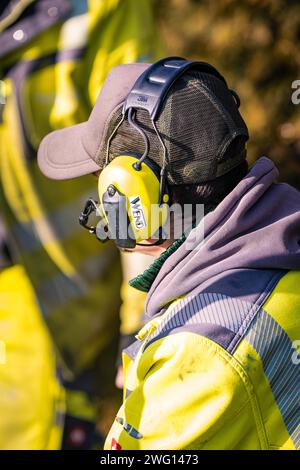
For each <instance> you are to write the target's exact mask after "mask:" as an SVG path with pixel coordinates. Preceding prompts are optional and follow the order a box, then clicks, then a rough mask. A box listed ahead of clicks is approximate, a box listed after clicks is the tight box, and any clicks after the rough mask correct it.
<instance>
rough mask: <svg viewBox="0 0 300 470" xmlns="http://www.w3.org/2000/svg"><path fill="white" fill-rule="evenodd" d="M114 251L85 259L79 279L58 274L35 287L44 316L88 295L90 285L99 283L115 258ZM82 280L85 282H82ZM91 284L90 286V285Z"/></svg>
mask: <svg viewBox="0 0 300 470" xmlns="http://www.w3.org/2000/svg"><path fill="white" fill-rule="evenodd" d="M115 255H116V253H115V251H114V250H110V249H106V250H103V251H102V252H100V253H99V254H98V255H93V256H91V257H89V258H88V259H85V260H84V262H83V263H82V265H81V267H80V268H79V270H78V271H79V272H80V274H82V276H81V277H80V278H79V277H73V278H70V277H66V276H65V275H64V274H62V273H59V274H57V275H56V276H54V277H52V278H51V279H47V281H45V282H42V283H41V284H40V285H37V286H35V291H36V295H37V297H38V300H39V304H40V307H41V310H42V312H43V314H44V315H48V314H49V313H51V312H52V311H54V310H56V309H58V308H60V307H62V306H63V305H64V304H66V303H67V302H70V301H71V300H74V299H76V298H80V297H82V296H84V295H87V294H88V291H89V289H90V287H91V284H92V283H95V282H96V281H98V282H100V281H101V278H102V276H103V274H104V272H105V270H106V269H107V268H108V267H109V266H110V265H111V264H112V261H113V259H114V258H115V257H116V256H115ZM82 278H84V279H85V281H87V282H83V280H82ZM90 283H91V284H90Z"/></svg>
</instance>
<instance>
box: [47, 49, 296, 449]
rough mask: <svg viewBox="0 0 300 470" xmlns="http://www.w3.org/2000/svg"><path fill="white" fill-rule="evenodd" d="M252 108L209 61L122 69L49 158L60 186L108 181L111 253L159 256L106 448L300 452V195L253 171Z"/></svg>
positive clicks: (56, 139) (263, 165)
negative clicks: (299, 345) (90, 179)
mask: <svg viewBox="0 0 300 470" xmlns="http://www.w3.org/2000/svg"><path fill="white" fill-rule="evenodd" d="M239 105H240V99H239V97H238V95H237V93H236V92H235V91H233V90H231V89H230V88H229V87H228V85H227V82H226V80H225V78H224V77H223V76H222V75H221V74H220V73H219V72H218V71H217V70H216V68H214V67H213V66H212V65H210V64H208V63H205V62H197V61H188V60H184V59H180V58H174V57H171V58H167V59H162V60H160V61H158V62H156V63H154V64H152V65H151V66H150V65H145V64H132V65H123V66H119V67H115V68H113V69H112V70H111V72H110V74H109V75H108V77H107V79H106V81H105V84H104V86H103V88H102V91H101V93H100V95H99V97H98V100H97V102H96V105H95V107H94V109H93V112H92V113H91V115H90V117H89V120H88V121H87V122H86V123H84V124H80V125H79V126H75V127H71V128H67V129H64V130H61V131H56V132H54V133H52V134H49V135H48V136H47V137H46V138H45V139H44V140H43V141H42V144H41V146H40V148H39V156H38V158H39V165H40V168H41V170H42V171H43V173H44V174H45V175H47V176H48V177H50V178H56V179H61V178H67V177H69V178H70V177H73V178H75V177H79V176H82V175H84V174H85V173H95V174H97V175H99V183H98V193H99V203H98V202H94V204H95V207H96V209H97V213H98V215H99V217H100V219H99V222H98V224H97V225H96V226H95V227H94V229H93V228H92V229H91V228H90V231H91V232H94V233H95V235H96V236H97V238H98V239H99V240H101V241H104V240H105V237H108V238H112V239H113V240H114V241H115V243H116V245H117V246H118V247H119V248H120V249H121V250H126V251H133V252H135V251H140V252H143V253H150V254H152V255H153V256H154V257H155V260H154V263H153V264H152V265H151V266H150V268H148V269H147V270H146V271H145V272H144V273H142V274H141V275H139V276H138V277H136V278H135V279H133V280H131V282H130V284H131V285H133V286H135V287H136V288H138V289H140V290H142V291H148V295H147V300H146V306H145V315H146V318H147V320H148V322H147V323H146V325H145V326H144V327H143V328H142V329H141V330H140V332H139V333H138V335H137V341H136V343H134V344H133V345H131V346H130V347H129V348H127V349H126V350H125V351H124V353H123V363H124V367H125V386H124V401H123V404H122V406H121V408H120V410H119V412H118V414H117V417H116V419H115V421H114V423H113V425H112V428H111V430H110V432H109V434H108V437H107V439H106V444H105V449H116V450H118V449H297V448H299V447H300V427H299V426H300V424H299V417H300V407H299V396H300V369H299V365H297V361H296V360H295V349H294V348H293V344H294V341H295V340H297V339H298V338H299V337H300V321H299V310H300V292H299V282H300V194H299V192H298V191H297V190H296V189H294V188H293V187H291V186H289V185H287V184H283V183H281V184H278V183H277V182H276V180H277V177H278V171H277V169H276V167H275V165H274V163H273V162H272V161H271V160H270V159H268V158H267V157H261V158H259V159H258V160H257V161H256V163H255V164H254V165H253V166H252V167H251V168H250V169H249V168H248V164H247V160H246V142H247V140H248V130H247V126H246V124H245V122H244V120H243V118H242V116H241V114H240V112H239V109H238V108H239ZM78 162H81V164H80V165H79V163H78ZM88 203H89V204H90V203H91V202H90V201H89V202H88ZM174 205H176V206H177V207H178V206H179V207H180V208H181V209H182V211H179V210H177V211H175V209H174V207H173V206H174ZM186 205H187V206H188V207H187V208H186V207H185V206H186ZM190 206H191V211H187V213H188V217H187V220H189V221H190V226H189V228H184V229H183V228H182V229H181V231H180V230H179V228H180V225H183V226H184V225H185V224H182V222H186V216H185V210H187V209H188V208H189V207H190ZM171 209H172V211H171ZM173 209H174V210H173ZM83 214H85V212H83ZM81 222H82V223H83V225H85V226H87V227H89V225H90V223H89V220H88V218H83V219H81ZM175 232H176V234H177V235H176V237H175V236H174V234H175Z"/></svg>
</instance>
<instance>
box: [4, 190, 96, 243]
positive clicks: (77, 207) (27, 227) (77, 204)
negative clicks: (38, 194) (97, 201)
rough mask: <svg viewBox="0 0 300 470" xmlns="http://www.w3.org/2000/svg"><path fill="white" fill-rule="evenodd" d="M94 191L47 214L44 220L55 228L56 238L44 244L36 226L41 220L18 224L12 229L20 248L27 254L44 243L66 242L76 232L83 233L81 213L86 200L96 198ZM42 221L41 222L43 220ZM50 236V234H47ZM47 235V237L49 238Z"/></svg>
mask: <svg viewBox="0 0 300 470" xmlns="http://www.w3.org/2000/svg"><path fill="white" fill-rule="evenodd" d="M94 196H95V194H94V191H89V192H88V193H84V194H82V195H81V196H80V197H79V198H77V199H75V200H73V201H71V202H69V203H68V204H64V205H61V206H60V207H59V209H57V210H56V211H53V212H51V213H48V214H45V217H43V218H42V219H43V220H45V219H46V220H47V223H48V224H49V225H50V226H51V227H54V228H55V234H56V238H55V240H53V239H52V238H50V239H49V237H48V238H45V239H44V238H43V242H42V240H41V238H40V237H38V235H37V234H36V230H35V226H36V225H37V224H39V223H40V221H39V219H37V218H35V219H34V221H29V222H26V223H16V224H14V225H13V226H12V227H11V231H12V232H13V234H14V236H15V238H16V239H17V240H18V242H19V244H20V246H21V247H22V248H23V249H24V250H26V251H27V252H31V251H34V250H37V249H39V248H40V247H41V246H42V245H43V244H44V242H52V241H56V242H57V239H58V240H64V239H65V238H68V237H69V236H71V235H72V234H74V232H80V231H81V232H82V233H83V229H82V227H80V225H79V223H78V216H79V212H80V211H81V210H82V208H83V206H84V204H85V202H86V200H87V199H88V198H89V197H94ZM42 219H41V220H42ZM47 235H48V234H47ZM47 235H46V236H47Z"/></svg>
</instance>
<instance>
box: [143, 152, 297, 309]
mask: <svg viewBox="0 0 300 470" xmlns="http://www.w3.org/2000/svg"><path fill="white" fill-rule="evenodd" d="M277 176H278V170H277V168H276V167H275V165H274V164H273V162H272V161H271V160H269V159H268V158H266V157H262V158H260V159H259V160H258V161H257V162H256V163H255V165H254V166H253V167H252V169H251V170H250V171H249V173H248V174H247V176H246V177H245V178H244V179H243V180H242V181H241V182H240V183H239V184H238V186H237V187H236V188H235V189H234V190H233V191H232V192H231V193H230V194H229V195H228V196H227V197H226V198H225V199H224V200H223V201H222V202H221V204H219V206H218V207H217V208H216V209H215V210H214V211H213V212H211V213H209V214H207V215H206V216H205V217H204V218H203V219H202V221H201V223H200V224H199V225H198V226H197V227H196V228H195V229H194V230H192V232H191V233H190V235H189V236H188V238H187V240H186V241H185V242H184V243H183V245H182V246H181V247H180V248H178V250H177V251H176V252H175V253H174V254H172V255H171V256H170V257H169V258H168V259H167V260H166V262H165V263H164V265H163V266H162V268H161V270H160V271H159V273H158V275H157V277H156V279H155V281H154V283H153V285H152V287H151V289H150V291H149V294H148V297H147V301H146V317H147V318H149V317H150V318H151V317H153V316H156V315H159V314H161V313H162V312H163V311H164V310H165V308H166V307H167V306H168V304H170V302H172V301H173V300H174V299H176V298H178V297H180V296H184V295H186V294H193V293H198V292H201V290H203V289H204V288H205V285H206V284H207V282H209V281H210V280H211V279H213V278H217V277H218V275H220V274H221V273H225V272H226V271H230V270H235V269H271V270H294V269H300V193H299V192H298V191H297V190H296V189H294V188H293V187H291V186H289V185H288V184H284V183H276V182H275V180H276V178H277ZM196 230H201V231H203V233H204V241H202V242H201V241H193V240H194V239H195V240H196V238H197V237H195V233H194V232H195V231H196Z"/></svg>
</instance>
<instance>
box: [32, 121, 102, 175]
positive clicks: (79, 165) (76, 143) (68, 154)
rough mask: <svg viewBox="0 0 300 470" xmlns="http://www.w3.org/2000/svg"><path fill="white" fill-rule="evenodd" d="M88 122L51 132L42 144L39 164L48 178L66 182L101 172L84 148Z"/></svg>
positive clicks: (39, 151) (39, 152)
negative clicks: (83, 137) (83, 140)
mask: <svg viewBox="0 0 300 470" xmlns="http://www.w3.org/2000/svg"><path fill="white" fill-rule="evenodd" d="M86 125H87V123H86V122H83V123H81V124H76V125H75V126H71V127H67V128H65V129H60V130H58V131H54V132H51V133H50V134H48V135H47V136H46V137H45V138H44V139H43V140H42V142H41V144H40V147H39V150H38V164H39V167H40V169H41V171H42V172H43V173H44V175H45V176H47V177H48V178H52V179H56V180H65V179H72V178H77V177H78V176H83V175H88V174H91V173H94V172H95V171H98V170H100V167H99V166H98V165H97V164H96V163H95V162H94V160H92V158H91V157H90V155H89V154H88V152H87V151H86V149H85V148H84V146H83V143H82V136H83V135H84V133H85V130H86Z"/></svg>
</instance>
